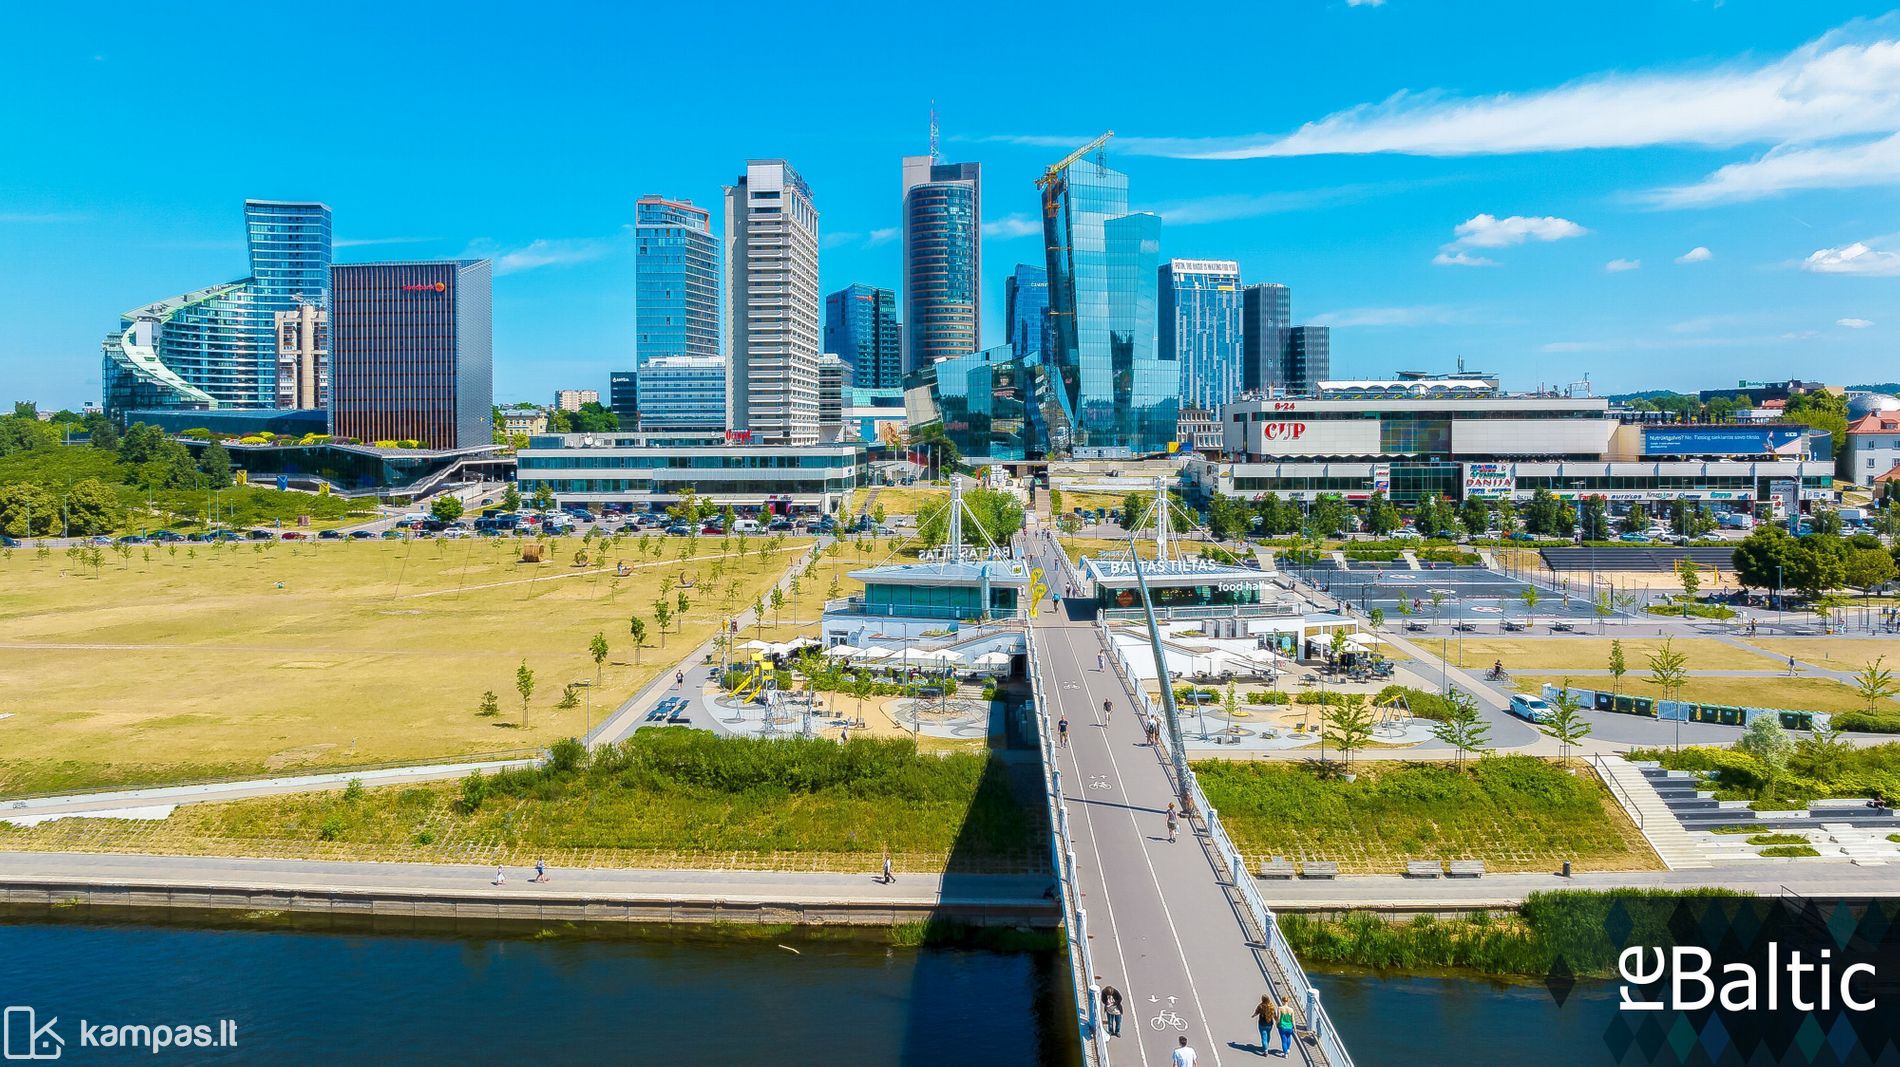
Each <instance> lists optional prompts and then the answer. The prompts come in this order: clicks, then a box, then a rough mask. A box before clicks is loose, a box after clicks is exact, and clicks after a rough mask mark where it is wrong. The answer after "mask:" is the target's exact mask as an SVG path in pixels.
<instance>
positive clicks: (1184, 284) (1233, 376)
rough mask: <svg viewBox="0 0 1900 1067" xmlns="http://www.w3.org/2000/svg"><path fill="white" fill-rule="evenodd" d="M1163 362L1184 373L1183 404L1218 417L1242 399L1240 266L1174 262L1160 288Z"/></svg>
mask: <svg viewBox="0 0 1900 1067" xmlns="http://www.w3.org/2000/svg"><path fill="white" fill-rule="evenodd" d="M1155 289H1156V292H1157V293H1158V294H1159V296H1160V306H1159V310H1158V316H1159V323H1158V324H1159V327H1160V345H1161V355H1162V357H1163V358H1172V359H1174V360H1175V362H1177V363H1178V364H1179V365H1180V367H1181V391H1180V396H1181V402H1182V403H1183V404H1186V405H1187V406H1189V407H1195V408H1201V409H1203V410H1206V411H1218V410H1219V409H1220V406H1221V405H1222V404H1225V403H1227V402H1228V401H1229V400H1232V399H1234V398H1235V397H1237V396H1239V395H1240V392H1241V387H1242V379H1243V373H1242V367H1241V295H1240V264H1238V263H1235V262H1233V261H1232V260H1220V259H1171V260H1169V261H1168V262H1166V263H1163V264H1162V265H1161V274H1160V277H1159V279H1158V281H1157V283H1156V286H1155Z"/></svg>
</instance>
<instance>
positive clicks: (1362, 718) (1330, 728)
mask: <svg viewBox="0 0 1900 1067" xmlns="http://www.w3.org/2000/svg"><path fill="white" fill-rule="evenodd" d="M1319 721H1320V733H1321V736H1322V737H1324V738H1325V739H1326V740H1328V741H1331V742H1332V743H1333V747H1334V748H1337V749H1339V753H1340V755H1341V756H1342V757H1343V758H1344V760H1345V764H1346V769H1347V770H1351V769H1352V754H1353V753H1354V752H1356V751H1358V750H1359V749H1362V748H1364V747H1366V743H1367V742H1369V741H1371V740H1372V711H1371V709H1369V708H1367V707H1366V695H1365V694H1364V693H1341V694H1339V703H1337V704H1334V705H1332V706H1331V707H1328V708H1325V709H1323V710H1321V711H1320V716H1319Z"/></svg>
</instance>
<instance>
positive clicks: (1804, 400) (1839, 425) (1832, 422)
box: [1783, 390, 1853, 476]
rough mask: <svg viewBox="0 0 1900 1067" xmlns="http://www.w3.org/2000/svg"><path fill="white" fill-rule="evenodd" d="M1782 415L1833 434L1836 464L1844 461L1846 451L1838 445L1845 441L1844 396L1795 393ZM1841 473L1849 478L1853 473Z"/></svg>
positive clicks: (1845, 413) (1845, 399)
mask: <svg viewBox="0 0 1900 1067" xmlns="http://www.w3.org/2000/svg"><path fill="white" fill-rule="evenodd" d="M1783 415H1784V417H1785V418H1787V419H1788V421H1790V422H1799V423H1802V424H1805V425H1807V426H1812V427H1814V428H1815V429H1817V430H1826V431H1827V432H1828V433H1830V434H1833V435H1834V441H1835V449H1834V450H1835V453H1836V458H1837V462H1845V461H1846V458H1847V455H1848V450H1847V449H1845V448H1842V447H1840V443H1841V442H1844V441H1846V440H1847V397H1846V396H1845V395H1844V394H1835V393H1830V392H1827V391H1826V390H1815V391H1814V392H1811V393H1797V394H1795V395H1794V396H1791V397H1789V398H1788V403H1787V406H1786V408H1784V409H1783ZM1842 473H1844V474H1848V475H1850V476H1851V475H1852V473H1853V472H1851V471H1843V472H1842Z"/></svg>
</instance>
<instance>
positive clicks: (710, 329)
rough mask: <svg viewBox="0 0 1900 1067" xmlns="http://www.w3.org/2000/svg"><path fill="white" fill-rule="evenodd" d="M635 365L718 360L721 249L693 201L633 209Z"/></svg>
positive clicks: (660, 201) (651, 200)
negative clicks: (668, 359) (669, 360)
mask: <svg viewBox="0 0 1900 1067" xmlns="http://www.w3.org/2000/svg"><path fill="white" fill-rule="evenodd" d="M633 245H634V268H633V277H634V282H633V284H634V305H635V307H634V312H635V316H636V317H635V323H634V330H635V336H634V366H635V367H636V368H638V367H639V365H640V364H642V363H645V362H646V361H647V360H649V359H657V358H661V357H665V356H715V357H716V356H718V355H720V349H719V245H718V243H717V242H716V241H715V240H714V239H713V235H712V222H711V216H710V215H709V214H708V212H707V211H706V209H705V208H699V207H694V206H693V202H692V201H691V200H668V199H666V198H664V197H658V196H643V197H641V198H640V199H639V200H637V201H635V202H634V205H633Z"/></svg>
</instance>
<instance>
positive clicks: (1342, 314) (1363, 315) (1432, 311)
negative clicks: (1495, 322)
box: [1307, 304, 1476, 328]
mask: <svg viewBox="0 0 1900 1067" xmlns="http://www.w3.org/2000/svg"><path fill="white" fill-rule="evenodd" d="M1475 319H1476V315H1474V314H1473V313H1472V311H1471V310H1470V309H1468V308H1461V307H1453V306H1451V305H1449V304H1418V305H1413V306H1410V307H1364V308H1345V309H1343V310H1340V311H1328V312H1326V313H1325V314H1323V315H1314V316H1312V317H1311V318H1309V319H1307V321H1308V322H1310V323H1312V324H1313V325H1315V326H1337V327H1353V326H1356V327H1362V328H1363V327H1374V326H1453V325H1458V324H1460V323H1467V322H1472V321H1475Z"/></svg>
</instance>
